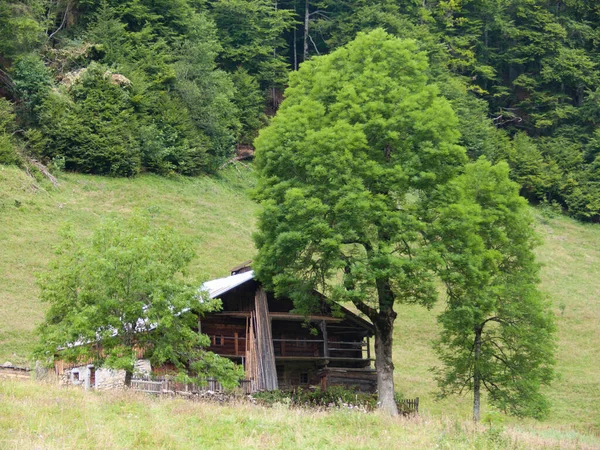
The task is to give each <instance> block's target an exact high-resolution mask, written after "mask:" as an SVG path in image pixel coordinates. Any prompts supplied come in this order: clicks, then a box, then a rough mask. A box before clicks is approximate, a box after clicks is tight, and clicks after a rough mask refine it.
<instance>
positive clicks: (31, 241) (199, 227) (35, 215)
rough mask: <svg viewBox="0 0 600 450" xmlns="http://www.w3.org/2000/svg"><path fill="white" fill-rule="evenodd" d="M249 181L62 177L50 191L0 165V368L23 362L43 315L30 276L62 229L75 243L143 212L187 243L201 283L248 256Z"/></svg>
mask: <svg viewBox="0 0 600 450" xmlns="http://www.w3.org/2000/svg"><path fill="white" fill-rule="evenodd" d="M252 182H253V181H252V177H251V176H250V174H249V173H247V172H246V173H238V172H236V171H235V170H233V169H232V170H231V171H226V172H224V173H222V175H221V176H220V177H216V178H209V177H200V178H179V177H178V178H174V179H168V178H163V177H158V176H153V175H147V176H141V177H138V178H135V179H128V178H100V177H94V176H86V175H74V174H62V175H61V177H60V185H59V187H58V188H54V187H53V186H52V185H51V184H46V183H45V182H43V181H42V182H40V181H35V180H33V179H32V178H30V177H28V176H27V175H26V174H24V173H23V172H21V171H19V170H18V169H16V168H11V167H2V166H0V273H2V274H3V276H2V277H0V310H2V312H3V313H2V314H1V315H0V361H2V362H1V363H0V364H2V363H4V362H5V361H10V362H12V363H13V364H25V363H27V361H28V359H29V353H30V351H31V349H32V347H33V345H34V342H35V339H36V338H35V335H34V328H35V326H36V325H37V324H38V323H39V322H40V321H41V320H42V318H43V315H44V305H42V304H40V302H39V301H38V298H37V293H38V288H37V285H36V276H37V274H39V272H40V271H42V270H43V269H44V268H45V267H46V265H47V263H48V261H49V260H50V259H51V258H52V256H53V248H54V247H55V246H56V245H57V244H58V243H59V241H60V238H59V232H60V230H61V228H62V227H64V226H66V225H70V226H72V227H73V229H74V231H75V232H76V233H77V234H78V235H81V236H82V237H83V236H86V235H88V234H89V233H90V231H91V230H93V229H94V227H96V226H97V225H98V224H99V223H100V222H101V221H102V220H103V218H105V217H119V216H121V217H124V216H127V215H128V214H130V213H131V212H132V211H134V210H140V211H147V212H149V213H150V214H152V215H153V216H154V217H155V219H156V220H157V221H158V222H159V223H165V224H169V225H171V226H173V227H175V228H176V229H178V230H179V231H180V232H181V233H185V234H187V235H189V236H192V237H193V240H194V243H195V247H196V248H195V250H196V254H197V257H196V259H195V260H194V261H193V262H192V265H191V267H190V273H191V274H193V275H195V276H196V277H198V279H199V280H200V281H203V280H206V279H209V278H215V277H218V276H223V275H226V274H227V272H228V270H229V269H230V268H231V267H234V266H235V265H237V264H239V263H240V262H242V261H245V260H248V259H250V258H251V257H252V255H253V252H254V247H253V244H252V240H251V233H252V229H253V224H254V220H255V219H254V212H255V209H256V205H255V204H253V203H252V202H249V201H248V199H247V197H246V194H245V190H246V189H247V187H249V186H250V184H251V183H252Z"/></svg>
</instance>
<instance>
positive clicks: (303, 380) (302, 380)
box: [300, 372, 308, 384]
mask: <svg viewBox="0 0 600 450" xmlns="http://www.w3.org/2000/svg"><path fill="white" fill-rule="evenodd" d="M300 384H308V372H302V373H300Z"/></svg>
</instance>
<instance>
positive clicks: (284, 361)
mask: <svg viewBox="0 0 600 450" xmlns="http://www.w3.org/2000/svg"><path fill="white" fill-rule="evenodd" d="M202 288H203V289H204V290H206V291H208V294H209V296H210V298H218V299H220V300H221V301H222V304H223V308H222V310H221V311H220V312H216V313H211V314H209V315H207V316H205V317H203V318H202V319H201V320H200V321H199V323H198V329H199V332H201V333H204V334H206V335H208V336H209V337H210V342H211V343H210V347H209V348H208V350H210V351H212V352H214V353H216V354H218V355H220V356H223V357H226V358H229V359H231V360H233V361H234V362H236V363H238V364H241V365H242V366H243V367H244V370H245V373H246V381H245V383H244V386H245V390H247V391H249V392H254V391H259V390H274V389H290V388H294V387H298V386H304V387H308V386H320V387H321V388H323V389H326V388H327V387H328V386H332V385H343V386H346V387H349V388H356V389H359V390H362V391H374V390H375V389H376V374H375V370H374V369H372V367H371V363H372V359H371V353H370V342H369V340H370V338H371V337H372V336H373V334H374V328H373V326H372V325H371V324H370V323H369V322H367V321H366V320H364V319H362V318H361V317H359V316H357V315H356V314H354V313H353V312H351V311H349V310H347V309H345V308H342V307H340V308H339V311H338V312H337V313H336V314H333V313H332V310H331V307H330V306H329V305H328V304H327V302H325V300H324V299H323V298H322V296H320V294H318V293H316V292H315V295H316V296H318V297H319V298H321V310H320V311H319V312H318V313H316V314H314V315H312V316H308V317H307V316H305V315H301V314H297V313H295V312H294V307H293V303H292V301H291V300H289V299H286V298H275V297H274V295H273V294H272V293H270V292H265V290H264V289H263V288H262V286H261V284H260V283H259V282H258V281H257V280H256V279H255V278H254V272H253V271H252V269H251V267H250V266H249V265H248V264H245V265H241V266H239V267H236V268H234V269H233V270H232V272H231V275H230V276H228V277H225V278H220V279H216V280H212V281H208V282H206V283H204V285H203V286H202ZM336 309H337V308H336ZM142 353H143V352H140V357H141V356H142ZM55 369H56V373H57V374H58V375H59V376H61V377H62V379H63V381H64V382H67V383H73V384H82V385H85V386H87V387H93V386H94V385H95V387H97V388H109V387H114V386H115V385H118V384H119V383H121V381H122V380H124V373H119V372H117V371H111V370H109V369H101V368H98V369H96V368H94V367H93V366H91V365H84V366H81V365H79V367H77V364H75V365H66V364H65V363H64V362H63V361H60V360H57V361H56V362H55ZM136 370H138V371H139V373H141V374H144V375H150V374H154V375H164V374H165V372H167V371H168V368H167V367H157V368H153V367H150V362H149V361H147V360H139V361H138V364H137V365H136ZM121 372H122V371H121Z"/></svg>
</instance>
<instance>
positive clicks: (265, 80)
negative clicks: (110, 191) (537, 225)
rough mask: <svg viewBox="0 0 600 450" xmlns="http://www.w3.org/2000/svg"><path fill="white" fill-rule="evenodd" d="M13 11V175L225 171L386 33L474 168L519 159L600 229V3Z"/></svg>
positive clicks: (0, 37) (311, 1)
mask: <svg viewBox="0 0 600 450" xmlns="http://www.w3.org/2000/svg"><path fill="white" fill-rule="evenodd" d="M0 12H1V13H0V98H3V99H2V100H1V103H0V161H1V162H2V163H14V162H17V161H18V160H19V159H20V160H21V161H22V164H26V161H27V159H26V158H34V159H42V160H43V161H44V162H45V163H46V164H50V165H57V166H58V167H65V168H67V169H68V170H77V171H82V172H88V173H101V174H112V175H122V176H123V175H124V176H131V175H135V174H137V173H140V172H142V171H150V172H155V173H159V174H169V173H172V172H176V173H182V174H188V175H194V174H199V173H206V172H214V171H215V170H216V169H217V168H218V167H220V165H221V164H222V163H223V162H224V161H225V160H227V159H229V158H230V157H231V156H232V152H233V149H234V145H235V144H236V143H239V144H251V143H252V141H253V139H254V138H255V137H256V135H257V131H258V130H259V129H260V128H261V127H262V126H263V125H264V124H265V118H266V116H265V113H267V114H271V113H272V112H274V110H275V109H276V108H277V106H278V105H279V103H280V100H281V96H282V92H283V89H284V87H285V86H286V84H287V79H288V74H289V73H290V72H293V71H295V70H297V69H298V67H299V65H300V63H301V62H303V61H306V60H309V59H311V58H312V57H314V56H317V55H321V54H326V53H330V52H331V51H333V50H335V49H336V48H338V47H340V46H341V45H343V44H346V43H348V42H350V41H351V40H353V39H354V38H355V37H356V34H357V32H359V31H369V30H372V29H374V28H377V27H382V28H384V29H385V30H386V31H387V32H389V33H391V34H393V35H395V36H399V37H402V38H414V39H416V40H417V42H418V46H419V48H420V50H422V51H424V52H425V53H426V54H427V56H428V58H429V60H430V69H429V76H430V78H431V79H432V80H433V81H435V82H437V83H438V84H439V85H440V88H441V91H442V94H443V95H444V96H446V97H447V98H448V99H449V100H451V102H452V104H453V106H454V108H455V110H456V111H457V114H458V116H459V118H460V123H461V125H460V130H461V134H462V138H461V144H463V145H464V146H465V147H466V148H467V152H468V155H469V156H470V157H472V158H473V159H477V158H478V157H479V156H481V155H485V156H486V157H487V158H488V159H489V160H490V161H492V162H498V161H500V160H504V161H507V162H508V163H509V164H510V167H511V177H512V178H513V179H514V180H515V181H517V182H518V183H519V184H520V186H521V193H522V194H523V195H524V196H526V197H527V198H528V199H529V200H531V201H533V202H536V203H538V202H542V203H547V204H549V205H555V206H556V207H557V208H562V209H564V210H566V211H567V212H568V213H569V214H570V215H572V216H574V217H577V218H579V219H582V220H589V221H598V220H599V219H600V179H599V176H598V171H599V168H598V164H599V160H598V156H599V149H600V146H599V142H600V138H599V135H598V121H599V118H600V107H599V103H598V99H599V96H598V92H597V86H598V82H599V80H600V78H599V75H600V66H599V62H600V60H599V56H600V55H599V50H598V46H597V45H596V42H597V40H598V29H599V28H600V27H599V26H598V25H599V23H600V7H599V6H598V5H597V3H596V2H586V1H580V0H564V1H559V2H550V3H549V2H546V1H543V0H510V1H504V0H502V1H500V0H486V1H472V0H466V1H461V2H455V1H452V2H448V1H442V0H427V1H423V2H414V1H408V0H385V1H372V0H368V1H364V0H350V1H344V2H329V1H323V0H306V1H299V0H278V1H276V2H271V1H267V0H208V1H194V0H177V1H170V2H165V1H149V0H141V1H137V0H135V1H134V0H127V1H116V0H103V1H92V0H85V1H75V0H27V1H23V0H2V1H0ZM13 109H14V111H15V112H16V120H15V117H14V116H13V112H12V110H13ZM15 146H16V149H17V151H16V152H15V150H14V149H15ZM23 158H25V161H24V162H23Z"/></svg>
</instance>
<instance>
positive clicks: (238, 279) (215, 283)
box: [200, 270, 254, 298]
mask: <svg viewBox="0 0 600 450" xmlns="http://www.w3.org/2000/svg"><path fill="white" fill-rule="evenodd" d="M253 279H254V270H250V271H248V272H242V273H239V274H237V275H231V276H229V277H225V278H217V279H216V280H210V281H207V282H206V283H204V284H203V285H202V287H201V288H200V289H201V290H203V291H208V295H209V297H210V298H218V297H219V296H220V295H222V294H224V293H225V292H228V291H230V290H232V289H233V288H236V287H238V286H239V285H241V284H244V283H246V282H247V281H250V280H253Z"/></svg>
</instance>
